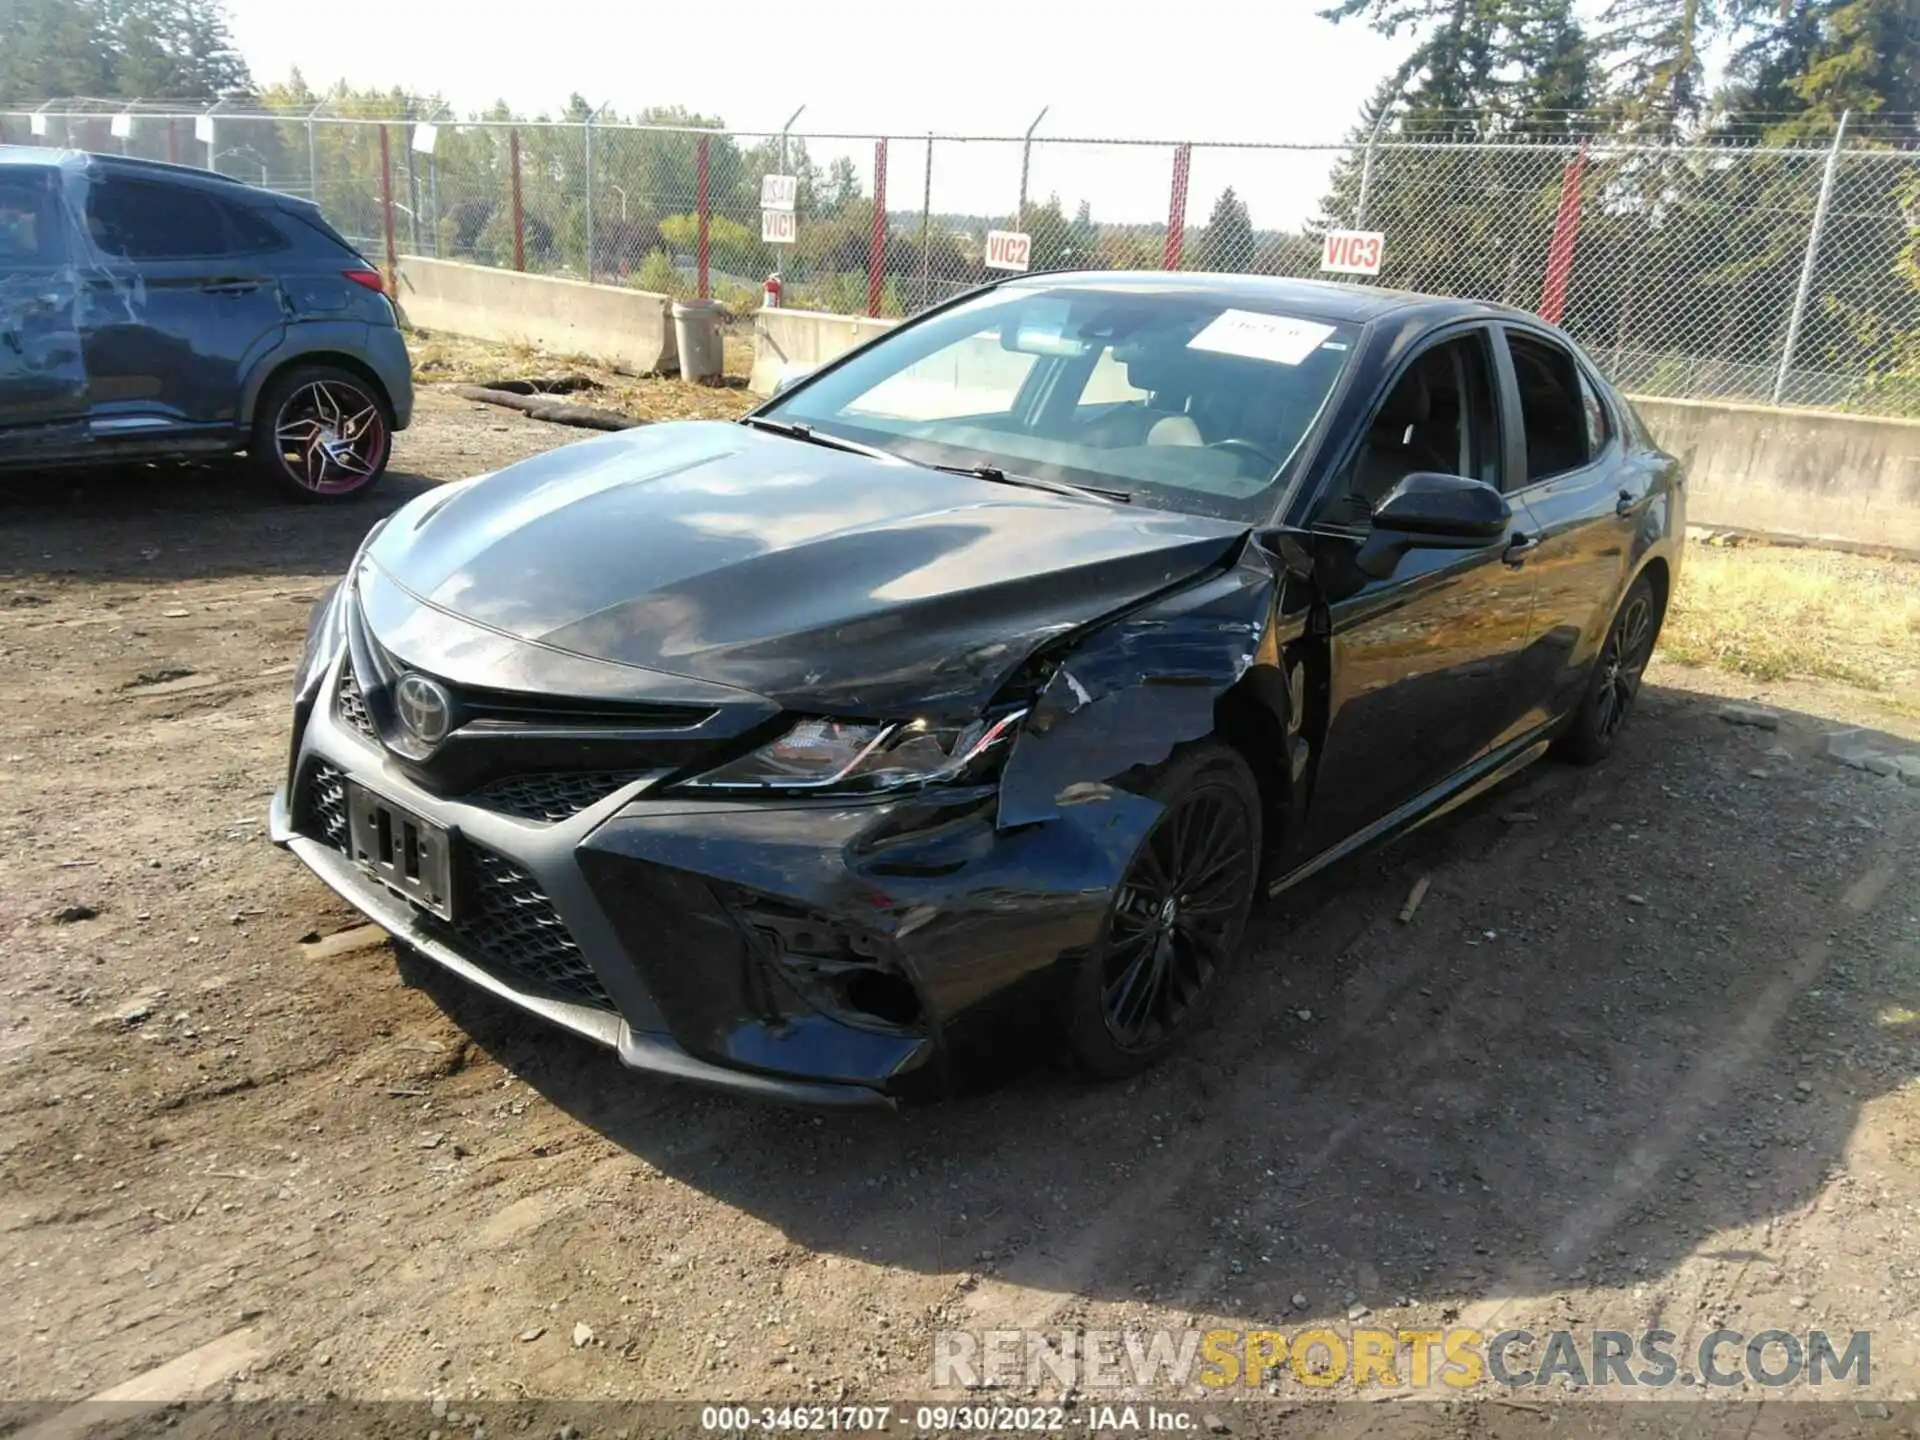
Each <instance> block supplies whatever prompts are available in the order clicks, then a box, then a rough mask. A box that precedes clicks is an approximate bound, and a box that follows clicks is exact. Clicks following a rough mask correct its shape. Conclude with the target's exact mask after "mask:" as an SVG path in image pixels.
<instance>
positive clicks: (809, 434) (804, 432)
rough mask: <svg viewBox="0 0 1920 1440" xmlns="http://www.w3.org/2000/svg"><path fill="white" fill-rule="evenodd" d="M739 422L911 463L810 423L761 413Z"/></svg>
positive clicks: (793, 437) (832, 447) (835, 447)
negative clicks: (774, 417) (771, 418)
mask: <svg viewBox="0 0 1920 1440" xmlns="http://www.w3.org/2000/svg"><path fill="white" fill-rule="evenodd" d="M740 423H741V424H742V425H751V426H753V428H754V429H756V430H765V431H767V432H768V433H769V434H772V435H785V436H786V437H787V438H788V439H789V440H804V441H806V442H807V444H809V445H824V446H826V447H827V449H829V450H845V451H846V452H847V453H848V454H850V455H865V456H867V457H868V458H869V459H872V460H891V461H893V462H894V463H895V464H896V465H905V464H909V463H911V462H909V461H907V460H905V459H903V458H902V457H901V456H899V455H896V454H894V453H893V452H892V451H891V450H882V449H881V448H880V447H879V446H877V445H862V444H861V443H860V442H859V441H858V440H844V439H842V438H841V437H840V436H838V435H834V434H830V433H829V432H827V431H824V430H816V429H814V428H813V426H811V425H800V424H796V423H795V422H794V421H792V420H769V419H767V418H766V417H764V416H761V415H743V416H741V417H740Z"/></svg>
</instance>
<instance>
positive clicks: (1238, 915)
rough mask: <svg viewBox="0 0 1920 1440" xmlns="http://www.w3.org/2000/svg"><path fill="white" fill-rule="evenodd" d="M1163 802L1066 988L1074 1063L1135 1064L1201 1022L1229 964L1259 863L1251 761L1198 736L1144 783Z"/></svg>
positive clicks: (1122, 1068)
mask: <svg viewBox="0 0 1920 1440" xmlns="http://www.w3.org/2000/svg"><path fill="white" fill-rule="evenodd" d="M1144 788H1145V791H1146V793H1147V795H1148V796H1149V798H1151V799H1155V800H1158V801H1160V802H1161V804H1162V805H1164V806H1165V807H1166V808H1165V810H1164V811H1163V812H1162V813H1161V815H1160V818H1159V819H1158V820H1157V821H1155V822H1154V826H1153V828H1152V829H1151V830H1149V831H1148V832H1147V835H1146V838H1145V839H1143V840H1142V841H1141V842H1140V846H1139V848H1138V849H1137V850H1136V851H1135V852H1134V854H1133V858H1132V859H1131V860H1130V861H1129V862H1128V864H1127V869H1126V871H1125V873H1124V874H1123V875H1122V876H1121V878H1120V883H1119V884H1118V885H1117V886H1115V887H1114V894H1113V900H1112V903H1111V905H1110V907H1109V909H1108V911H1107V917H1106V920H1105V922H1104V924H1103V926H1102V929H1101V936H1100V940H1099V941H1098V943H1096V944H1095V946H1094V947H1093V949H1092V950H1091V951H1090V952H1089V953H1088V954H1087V956H1086V958H1085V959H1084V960H1083V961H1082V962H1081V963H1080V965H1079V967H1078V969H1077V970H1076V971H1075V973H1074V976H1073V980H1072V982H1071V984H1070V986H1069V990H1068V995H1067V1007H1068V1009H1067V1040H1068V1045H1069V1047H1070V1049H1071V1051H1072V1055H1073V1058H1074V1059H1075V1060H1076V1061H1077V1062H1078V1063H1079V1065H1080V1068H1081V1069H1083V1070H1086V1071H1087V1072H1089V1073H1091V1074H1093V1075H1097V1076H1101V1077H1103V1078H1115V1077H1119V1076H1123V1075H1130V1074H1133V1073H1134V1072H1135V1071H1137V1070H1141V1069H1144V1068H1145V1067H1146V1066H1148V1065H1150V1064H1152V1063H1153V1062H1154V1061H1156V1060H1158V1059H1159V1058H1160V1057H1161V1056H1163V1055H1165V1054H1166V1053H1167V1052H1168V1051H1170V1050H1172V1049H1174V1048H1175V1047H1176V1046H1177V1045H1179V1044H1180V1043H1181V1042H1182V1041H1184V1040H1185V1039H1186V1037H1187V1036H1188V1035H1189V1034H1191V1033H1192V1032H1193V1031H1194V1030H1195V1029H1196V1028H1197V1027H1198V1025H1199V1022H1200V1019H1201V1017H1202V1016H1203V1015H1204V1014H1205V1011H1206V1009H1207V1007H1208V1005H1209V1004H1210V1003H1211V1002H1212V1000H1213V998H1214V996H1215V995H1216V994H1217V993H1218V991H1219V990H1220V988H1221V985H1222V983H1223V980H1224V978H1225V976H1226V974H1227V972H1228V970H1229V969H1230V968H1231V964H1232V961H1233V959H1234V956H1235V954H1236V952H1237V951H1238V949H1239V947H1240V941H1241V937H1242V935H1243V933H1244V932H1245V930H1246V924H1247V915H1248V913H1249V912H1250V911H1251V910H1252V908H1253V899H1254V887H1255V883H1256V881H1257V879H1258V877H1259V873H1260V853H1261V852H1260V792H1259V788H1258V787H1257V786H1256V785H1255V783H1254V779H1253V772H1252V771H1250V770H1249V769H1248V768H1247V762H1246V761H1245V760H1243V759H1241V758H1240V755H1239V754H1238V753H1237V752H1236V751H1234V750H1233V749H1232V748H1231V747H1229V746H1227V745H1223V744H1221V743H1219V742H1218V741H1206V742H1204V743H1202V744H1200V745H1196V746H1194V747H1192V748H1191V749H1189V750H1187V751H1185V752H1184V753H1181V754H1179V755H1177V756H1176V757H1175V758H1174V759H1173V760H1171V761H1169V762H1168V763H1167V764H1166V765H1164V766H1162V767H1161V768H1160V769H1159V770H1158V771H1156V772H1155V773H1154V774H1153V776H1152V778H1151V779H1150V780H1149V782H1148V783H1147V785H1146V786H1145V787H1144Z"/></svg>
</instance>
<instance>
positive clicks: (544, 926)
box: [451, 843, 616, 1010]
mask: <svg viewBox="0 0 1920 1440" xmlns="http://www.w3.org/2000/svg"><path fill="white" fill-rule="evenodd" d="M462 848H463V849H464V850H465V852H466V854H465V858H466V860H467V886H466V893H465V896H464V897H463V898H464V900H465V905H464V906H463V907H462V908H461V909H460V910H457V911H456V913H457V914H460V916H461V918H460V919H458V920H456V921H455V922H454V923H453V925H452V926H451V929H452V930H453V932H454V933H455V934H456V935H457V936H458V937H459V938H460V939H461V940H462V941H463V942H465V944H466V945H467V946H469V947H471V948H472V949H474V950H476V951H478V952H479V954H480V956H481V957H482V958H484V959H486V960H488V961H490V962H491V963H493V964H494V965H497V966H500V967H501V968H503V969H506V970H511V971H513V972H515V973H516V974H518V975H521V976H524V977H525V978H526V979H528V980H530V981H532V982H533V983H534V984H536V985H538V986H540V987H541V988H543V989H546V990H550V991H553V992H554V993H555V994H557V995H559V996H560V997H562V998H564V999H568V1000H575V1001H578V1002H580V1003H582V1004H586V1005H592V1006H595V1007H597V1008H599V1009H601V1010H614V1009H615V1008H616V1007H615V1005H614V1003H613V997H612V996H610V995H608V994H607V992H606V990H605V989H604V988H603V987H602V986H601V984H600V979H599V977H598V976H597V975H595V974H594V973H593V968H592V967H591V966H590V965H588V964H587V961H586V957H585V956H583V955H582V954H581V953H580V947H579V946H578V945H576V944H575V943H574V940H573V936H572V935H570V934H568V933H567V926H566V922H565V921H563V920H562V919H561V918H560V915H559V912H558V911H556V910H555V909H554V908H553V902H552V901H551V900H549V899H548V898H547V896H546V892H544V891H543V890H541V888H540V887H539V886H538V885H536V884H535V883H534V880H533V877H532V876H531V875H529V874H527V872H526V871H524V870H522V869H521V868H520V867H519V866H517V865H515V864H514V863H513V862H512V861H510V860H508V859H506V858H505V857H504V856H501V855H496V854H494V853H493V851H491V850H486V849H482V848H481V847H480V846H478V845H474V844H471V843H469V844H467V845H465V846H464V847H462Z"/></svg>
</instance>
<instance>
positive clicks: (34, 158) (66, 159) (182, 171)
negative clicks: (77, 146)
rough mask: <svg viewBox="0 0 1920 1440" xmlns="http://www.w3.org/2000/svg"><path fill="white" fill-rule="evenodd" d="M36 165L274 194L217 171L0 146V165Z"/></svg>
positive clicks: (225, 190) (85, 153) (80, 152)
mask: <svg viewBox="0 0 1920 1440" xmlns="http://www.w3.org/2000/svg"><path fill="white" fill-rule="evenodd" d="M5 165H20V166H36V167H39V168H42V169H60V170H79V171H91V172H95V173H99V174H106V175H129V176H140V177H142V178H145V179H152V180H169V181H178V182H180V183H182V184H187V185H199V186H203V187H205V188H207V189H210V190H211V189H217V190H219V191H221V192H222V193H224V194H228V195H231V194H233V193H235V192H236V191H238V192H242V193H244V194H248V195H269V194H273V193H274V192H272V191H268V190H262V189H260V187H258V186H257V185H249V184H248V183H247V182H246V181H245V180H239V179H236V178H235V177H233V176H231V175H222V174H220V173H219V172H218V171H217V170H202V169H200V168H199V167H198V166H194V165H170V164H168V163H167V162H166V161H164V160H141V159H137V158H135V157H134V156H131V155H105V154H102V153H100V152H99V151H97V150H64V149H57V148H54V147H50V146H43V145H0V166H5Z"/></svg>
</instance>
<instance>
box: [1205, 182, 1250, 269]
mask: <svg viewBox="0 0 1920 1440" xmlns="http://www.w3.org/2000/svg"><path fill="white" fill-rule="evenodd" d="M1253 252H1254V239H1253V219H1252V217H1251V216H1250V215H1249V214H1248V213H1247V202H1246V201H1244V200H1242V199H1241V198H1240V197H1239V196H1238V195H1236V194H1234V193H1233V187H1232V186H1231V185H1229V186H1228V187H1227V188H1226V189H1224V190H1222V191H1221V192H1220V198H1219V199H1218V200H1215V201H1214V202H1213V213H1212V214H1211V215H1209V216H1208V217H1207V229H1206V233H1205V234H1204V235H1202V236H1201V237H1200V247H1199V254H1198V256H1197V257H1196V258H1197V260H1198V263H1199V266H1200V268H1201V269H1202V270H1245V269H1246V268H1247V267H1248V266H1250V265H1251V264H1252V263H1253Z"/></svg>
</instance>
